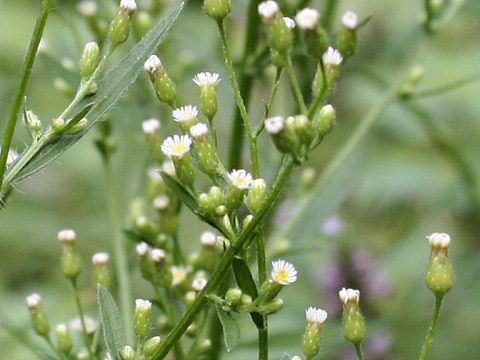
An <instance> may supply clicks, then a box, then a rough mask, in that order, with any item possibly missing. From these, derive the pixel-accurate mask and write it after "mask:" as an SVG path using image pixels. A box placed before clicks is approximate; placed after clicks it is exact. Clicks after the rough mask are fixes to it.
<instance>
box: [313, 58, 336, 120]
mask: <svg viewBox="0 0 480 360" xmlns="http://www.w3.org/2000/svg"><path fill="white" fill-rule="evenodd" d="M320 69H321V70H322V89H321V90H320V94H318V96H317V98H316V99H315V101H314V102H313V104H312V105H311V106H310V109H309V110H308V115H307V117H308V118H309V119H311V118H312V117H313V115H315V112H316V111H317V109H318V108H319V106H320V105H321V104H322V103H323V101H324V100H325V97H326V96H325V94H327V88H328V86H331V85H329V84H328V80H327V74H326V70H325V64H324V63H323V61H322V60H320Z"/></svg>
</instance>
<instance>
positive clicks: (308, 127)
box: [293, 115, 315, 145]
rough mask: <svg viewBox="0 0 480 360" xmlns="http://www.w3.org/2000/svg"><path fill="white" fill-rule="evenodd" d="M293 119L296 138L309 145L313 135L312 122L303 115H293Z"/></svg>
mask: <svg viewBox="0 0 480 360" xmlns="http://www.w3.org/2000/svg"><path fill="white" fill-rule="evenodd" d="M293 121H294V126H295V133H296V134H297V136H298V138H299V139H300V141H301V142H302V143H303V144H305V145H309V144H310V143H311V142H312V140H313V137H314V135H315V133H314V132H313V126H312V123H311V122H310V120H308V118H307V117H306V116H305V115H297V116H295V117H294V120H293Z"/></svg>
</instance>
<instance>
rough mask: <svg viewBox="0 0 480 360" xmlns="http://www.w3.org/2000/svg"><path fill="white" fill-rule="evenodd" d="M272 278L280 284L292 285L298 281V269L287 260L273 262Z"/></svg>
mask: <svg viewBox="0 0 480 360" xmlns="http://www.w3.org/2000/svg"><path fill="white" fill-rule="evenodd" d="M271 277H272V280H273V281H274V282H276V283H278V284H280V285H290V284H293V283H294V282H295V281H297V270H296V269H295V267H294V266H293V265H292V264H290V263H289V262H288V261H285V260H277V261H273V262H272V272H271Z"/></svg>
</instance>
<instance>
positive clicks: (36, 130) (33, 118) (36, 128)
mask: <svg viewBox="0 0 480 360" xmlns="http://www.w3.org/2000/svg"><path fill="white" fill-rule="evenodd" d="M25 122H26V123H27V126H28V129H29V130H30V133H31V134H32V137H33V139H36V138H38V136H39V135H40V133H41V132H42V122H41V121H40V119H39V118H38V117H37V115H35V113H34V112H33V111H31V110H27V111H26V117H25Z"/></svg>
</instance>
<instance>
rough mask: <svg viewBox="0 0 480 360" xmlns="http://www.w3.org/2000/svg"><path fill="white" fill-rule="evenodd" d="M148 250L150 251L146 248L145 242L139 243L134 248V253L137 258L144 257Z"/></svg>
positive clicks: (148, 247)
mask: <svg viewBox="0 0 480 360" xmlns="http://www.w3.org/2000/svg"><path fill="white" fill-rule="evenodd" d="M149 250H150V246H148V244H147V243H146V242H141V243H140V244H138V245H137V246H136V247H135V251H136V252H137V255H138V256H139V257H144V256H146V255H147V254H148V251H149Z"/></svg>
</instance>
